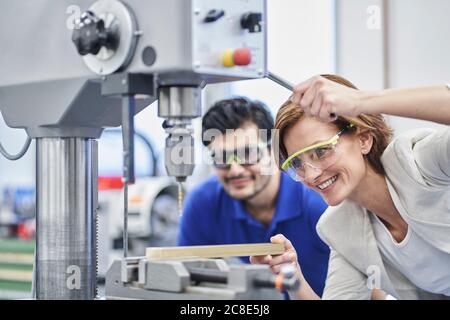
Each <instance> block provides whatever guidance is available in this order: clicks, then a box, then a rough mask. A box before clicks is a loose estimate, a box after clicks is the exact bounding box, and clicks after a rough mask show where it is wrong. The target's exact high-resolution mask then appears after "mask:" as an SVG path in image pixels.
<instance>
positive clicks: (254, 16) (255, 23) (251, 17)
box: [241, 12, 262, 33]
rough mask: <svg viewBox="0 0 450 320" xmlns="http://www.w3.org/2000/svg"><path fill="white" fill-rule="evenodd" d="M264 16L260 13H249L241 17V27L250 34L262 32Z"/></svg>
mask: <svg viewBox="0 0 450 320" xmlns="http://www.w3.org/2000/svg"><path fill="white" fill-rule="evenodd" d="M261 21H262V14H261V13H259V12H248V13H245V14H243V15H242V17H241V27H242V28H243V29H247V30H248V31H249V32H251V33H254V32H261V30H262V25H261Z"/></svg>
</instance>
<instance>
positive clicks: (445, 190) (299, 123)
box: [252, 75, 450, 299]
mask: <svg viewBox="0 0 450 320" xmlns="http://www.w3.org/2000/svg"><path fill="white" fill-rule="evenodd" d="M331 112H336V114H338V115H339V116H338V117H337V118H336V119H334V118H330V113H331ZM381 113H385V114H390V115H397V116H404V117H409V118H417V119H423V120H425V119H426V120H431V121H434V122H439V123H444V124H449V123H450V91H449V90H448V88H446V87H445V86H443V85H440V86H433V87H423V88H411V89H395V90H394V89H390V90H384V91H380V92H367V91H359V90H356V88H355V87H354V86H353V85H352V84H351V83H350V82H349V81H347V80H345V79H343V78H341V77H338V76H331V75H325V76H316V77H313V78H311V79H309V80H307V81H305V82H303V83H300V84H298V85H297V86H296V87H295V88H294V93H293V95H292V96H291V97H290V99H289V101H287V102H286V103H284V104H283V106H282V107H281V108H280V110H279V112H278V115H277V118H276V123H275V129H276V130H277V131H276V132H275V139H274V141H273V145H274V150H275V152H274V153H275V154H277V150H278V156H275V159H276V160H277V164H278V166H279V167H280V168H281V169H282V170H284V171H286V172H288V173H289V174H290V176H291V177H293V178H294V179H295V180H297V181H301V182H302V183H303V184H305V185H306V186H307V187H309V188H311V189H313V190H315V191H317V192H318V193H320V195H321V196H322V198H323V199H324V200H325V201H326V202H327V203H328V204H329V205H330V207H329V208H328V209H327V210H326V211H325V213H324V214H323V215H322V217H321V218H320V220H319V222H318V224H317V232H318V234H319V236H320V237H321V239H322V240H323V241H324V242H325V243H326V244H327V245H328V246H329V247H330V249H331V253H330V260H329V265H328V276H327V280H326V286H325V290H324V293H323V296H322V298H324V299H369V298H386V297H389V295H390V296H393V297H395V298H398V299H420V298H425V299H449V298H450V280H449V279H450V269H449V268H448V266H449V265H450V227H449V226H450V215H449V214H450V207H449V202H448V199H449V198H450V129H449V128H448V127H446V128H444V129H442V130H432V129H415V130H412V131H410V132H408V133H405V134H402V135H399V136H398V137H397V138H396V139H395V140H393V141H391V136H392V131H391V129H390V128H389V127H388V126H387V124H386V123H385V122H384V119H383V116H382V115H381ZM271 242H273V243H283V244H284V246H285V252H284V253H283V254H282V255H279V256H275V257H252V262H253V263H268V264H270V265H271V268H272V270H273V271H274V272H279V270H280V268H281V266H282V265H283V264H284V263H291V264H294V265H295V266H296V270H297V274H298V276H299V277H300V281H301V282H302V285H301V286H300V290H299V291H298V292H296V296H297V297H298V298H300V299H316V298H318V296H317V295H316V294H315V293H314V292H313V291H312V290H311V289H310V288H309V285H308V283H307V281H306V280H305V279H304V277H303V275H302V270H301V267H300V264H302V263H303V262H302V261H298V260H297V252H296V250H295V249H294V248H293V247H292V245H291V244H290V241H289V240H288V239H286V238H285V237H284V236H283V235H281V234H279V235H277V236H275V237H272V239H271ZM297 261H298V262H299V263H298V262H297Z"/></svg>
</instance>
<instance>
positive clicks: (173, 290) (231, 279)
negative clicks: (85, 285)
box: [105, 257, 283, 300]
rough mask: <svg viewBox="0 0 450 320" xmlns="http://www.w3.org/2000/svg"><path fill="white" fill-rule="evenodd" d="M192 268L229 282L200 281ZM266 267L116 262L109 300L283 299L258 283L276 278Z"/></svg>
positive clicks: (137, 260)
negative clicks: (260, 279)
mask: <svg viewBox="0 0 450 320" xmlns="http://www.w3.org/2000/svg"><path fill="white" fill-rule="evenodd" d="M192 269H196V270H203V271H204V272H205V273H209V272H212V273H213V274H216V273H217V272H219V273H221V274H223V275H225V276H226V281H225V282H209V281H198V279H197V280H194V279H193V274H192ZM272 276H273V274H272V272H271V271H270V270H269V267H268V266H266V265H248V264H238V265H229V264H228V263H227V262H225V261H224V260H222V259H192V260H179V261H178V260H177V261H175V260H171V261H150V260H147V259H146V257H135V258H127V259H122V260H116V261H114V262H113V264H112V266H111V267H110V268H109V270H108V272H107V274H106V282H105V295H106V298H107V299H149V300H157V299H170V300H177V299H183V300H194V299H195V300H198V299H201V300H205V299H208V300H210V299H220V300H230V299H246V300H248V299H255V300H265V299H270V300H274V299H283V295H282V293H281V292H280V291H279V290H277V289H275V286H272V287H267V286H266V287H261V286H258V285H256V284H255V280H256V279H257V278H258V277H268V278H270V277H272Z"/></svg>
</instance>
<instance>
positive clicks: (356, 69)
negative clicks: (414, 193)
mask: <svg viewBox="0 0 450 320" xmlns="http://www.w3.org/2000/svg"><path fill="white" fill-rule="evenodd" d="M383 6H385V7H383ZM336 7H337V10H336V11H337V41H338V45H337V72H338V73H339V74H341V75H343V76H345V77H347V78H348V79H349V80H351V81H352V82H354V83H355V85H357V86H358V87H359V88H361V89H381V88H383V87H385V86H386V87H394V88H395V87H406V86H419V85H432V84H443V83H448V82H450V63H449V57H450V19H449V17H448V15H449V12H450V1H448V0H384V1H383V0H337V2H336ZM371 7H372V9H373V7H375V8H376V7H378V8H379V12H380V13H381V16H380V19H381V25H380V28H374V26H375V25H376V23H375V24H374V18H376V13H374V11H372V10H370V8H371ZM383 13H386V14H383ZM388 120H389V122H390V124H391V126H392V127H393V128H394V130H395V133H396V134H398V133H401V132H404V131H406V130H409V129H413V128H417V127H436V128H437V127H441V126H440V125H437V124H435V123H431V122H426V121H418V120H411V119H405V118H398V117H389V118H388Z"/></svg>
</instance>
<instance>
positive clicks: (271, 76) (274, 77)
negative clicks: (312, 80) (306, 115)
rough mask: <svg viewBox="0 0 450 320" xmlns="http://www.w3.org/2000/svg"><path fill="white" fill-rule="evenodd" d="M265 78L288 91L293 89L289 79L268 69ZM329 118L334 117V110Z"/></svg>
mask: <svg viewBox="0 0 450 320" xmlns="http://www.w3.org/2000/svg"><path fill="white" fill-rule="evenodd" d="M267 78H269V79H270V80H272V81H273V82H275V83H278V84H279V85H280V86H282V87H284V88H286V89H288V90H290V91H294V86H293V85H292V84H291V83H290V82H289V81H287V80H285V79H283V78H281V77H279V76H277V75H276V74H274V73H272V72H270V71H269V73H268V74H267ZM330 118H336V113H334V112H332V113H330Z"/></svg>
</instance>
